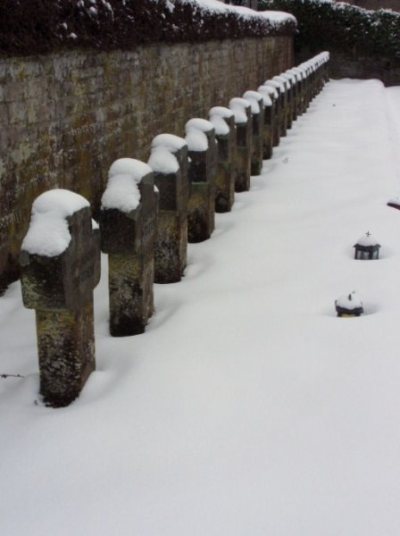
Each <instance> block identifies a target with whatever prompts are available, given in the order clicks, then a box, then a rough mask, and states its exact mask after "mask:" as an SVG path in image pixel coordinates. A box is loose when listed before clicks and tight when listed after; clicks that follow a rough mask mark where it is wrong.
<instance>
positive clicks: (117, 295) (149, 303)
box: [100, 158, 158, 337]
mask: <svg viewBox="0 0 400 536" xmlns="http://www.w3.org/2000/svg"><path fill="white" fill-rule="evenodd" d="M157 201H158V196H157V194H156V193H155V190H154V180H153V171H152V169H151V168H150V166H148V165H147V164H145V163H144V162H140V161H139V160H135V159H133V158H120V159H119V160H116V161H115V162H114V163H113V164H112V165H111V167H110V169H109V172H108V182H107V187H106V189H105V191H104V193H103V196H102V199H101V210H100V230H101V249H102V251H103V252H104V253H107V254H108V265H109V276H108V283H109V301H110V333H111V335H112V336H114V337H122V336H125V335H136V334H139V333H143V332H144V330H145V326H146V324H147V322H148V320H149V318H150V317H151V315H152V314H153V311H154V299H153V282H154V242H155V237H156V230H157Z"/></svg>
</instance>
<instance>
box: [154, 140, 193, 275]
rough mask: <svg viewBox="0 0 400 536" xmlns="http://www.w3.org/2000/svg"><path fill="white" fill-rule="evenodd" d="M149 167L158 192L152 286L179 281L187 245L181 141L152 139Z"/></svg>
mask: <svg viewBox="0 0 400 536" xmlns="http://www.w3.org/2000/svg"><path fill="white" fill-rule="evenodd" d="M149 166H150V167H151V168H152V170H153V172H154V183H155V185H156V186H157V188H158V190H159V196H160V199H159V212H158V218H157V236H156V243H155V251H154V259H155V260H154V262H155V278H154V280H155V282H156V283H174V282H177V281H180V280H181V278H182V275H183V272H184V269H185V267H186V258H187V242H188V201H189V183H188V148H187V144H186V141H185V140H184V139H183V138H179V137H178V136H174V135H172V134H159V135H158V136H156V137H155V138H154V139H153V142H152V152H151V155H150V159H149Z"/></svg>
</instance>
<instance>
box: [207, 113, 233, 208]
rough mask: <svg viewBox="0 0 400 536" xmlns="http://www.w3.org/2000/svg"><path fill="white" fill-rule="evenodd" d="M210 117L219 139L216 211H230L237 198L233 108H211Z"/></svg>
mask: <svg viewBox="0 0 400 536" xmlns="http://www.w3.org/2000/svg"><path fill="white" fill-rule="evenodd" d="M209 117H210V122H211V123H212V124H213V126H214V128H215V136H216V138H217V141H218V157H217V172H216V177H215V188H216V191H215V211H216V212H229V211H230V210H231V209H232V205H233V203H234V199H235V152H236V127H235V117H234V114H233V112H232V110H230V109H229V108H225V107H224V106H215V107H214V108H211V110H210V111H209Z"/></svg>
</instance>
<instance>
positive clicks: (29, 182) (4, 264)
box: [0, 37, 293, 288]
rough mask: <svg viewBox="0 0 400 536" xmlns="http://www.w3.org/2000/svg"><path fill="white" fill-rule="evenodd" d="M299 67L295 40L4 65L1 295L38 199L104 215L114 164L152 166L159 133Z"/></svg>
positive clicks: (0, 80)
mask: <svg viewBox="0 0 400 536" xmlns="http://www.w3.org/2000/svg"><path fill="white" fill-rule="evenodd" d="M292 64H293V52H292V38H291V37H267V38H260V39H250V38H249V39H243V40H232V41H212V42H207V43H202V44H177V45H170V46H166V45H160V46H157V45H152V46H146V47H141V48H139V49H137V50H136V51H134V52H125V51H116V52H110V53H99V52H95V51H93V52H87V51H85V52H76V51H74V52H69V53H60V54H52V55H48V56H38V57H25V58H11V59H0V121H1V125H2V128H1V130H0V188H1V190H0V288H1V286H4V284H5V283H6V282H7V281H9V280H10V279H11V278H13V277H14V278H15V276H16V275H17V273H16V263H15V261H16V259H17V256H18V254H19V247H20V242H21V239H22V237H23V236H24V234H25V232H26V230H27V226H28V223H29V214H30V209H31V205H32V201H33V199H34V198H35V197H36V196H37V195H38V194H39V193H41V192H43V191H44V190H46V189H49V188H52V187H62V188H68V189H72V190H73V191H75V192H77V193H80V194H82V195H84V196H85V197H87V198H88V199H89V200H90V201H91V202H92V203H93V206H94V209H95V212H96V210H97V209H98V205H99V196H100V194H101V192H102V191H103V189H104V185H105V179H106V172H107V169H108V167H109V165H110V164H111V163H112V161H113V160H115V159H116V158H118V157H123V156H130V157H134V158H139V159H143V160H146V159H147V157H148V155H149V143H150V141H151V139H152V138H153V137H154V136H155V135H156V134H158V133H160V132H170V133H172V134H177V135H182V134H183V127H184V124H185V122H186V121H187V120H188V119H189V118H190V117H195V116H200V117H205V116H206V114H207V111H208V109H209V108H210V107H211V106H215V105H226V104H227V103H228V100H229V99H230V98H231V97H234V96H238V95H241V94H242V93H243V92H244V91H245V90H247V89H250V88H256V87H257V86H258V85H259V84H260V83H261V82H263V81H264V80H265V79H266V78H268V77H271V76H273V75H275V74H277V73H279V72H281V71H283V70H285V69H287V68H288V67H290V66H291V65H292ZM1 282H2V283H1Z"/></svg>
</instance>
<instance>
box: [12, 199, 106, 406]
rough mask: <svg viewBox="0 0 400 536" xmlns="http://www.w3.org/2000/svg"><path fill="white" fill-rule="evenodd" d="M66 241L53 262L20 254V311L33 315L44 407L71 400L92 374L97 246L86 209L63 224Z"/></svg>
mask: <svg viewBox="0 0 400 536" xmlns="http://www.w3.org/2000/svg"><path fill="white" fill-rule="evenodd" d="M67 222H68V227H69V232H70V234H71V241H70V244H69V246H68V247H67V249H66V250H65V251H64V252H63V253H61V254H59V255H57V256H54V257H48V256H44V255H38V254H32V253H29V252H28V251H21V255H20V266H21V284H22V296H23V301H24V305H25V307H28V308H30V309H35V311H36V327H37V344H38V354H39V367H40V392H41V395H42V396H43V400H44V401H45V403H46V404H48V405H50V406H53V407H60V406H66V405H68V404H70V403H71V402H72V401H73V400H74V399H75V398H77V397H78V396H79V394H80V392H81V389H82V387H83V385H84V384H85V382H86V380H87V378H88V376H89V374H90V373H91V372H92V370H94V368H95V349H94V328H93V289H94V287H95V286H96V285H97V283H98V282H99V279H100V247H99V246H100V243H99V234H98V231H93V230H92V222H91V212H90V208H83V209H81V210H79V211H77V212H75V213H74V214H73V215H72V216H70V217H68V218H67Z"/></svg>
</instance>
